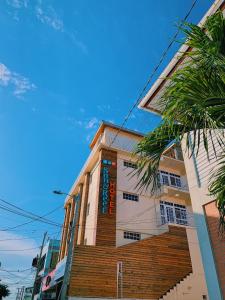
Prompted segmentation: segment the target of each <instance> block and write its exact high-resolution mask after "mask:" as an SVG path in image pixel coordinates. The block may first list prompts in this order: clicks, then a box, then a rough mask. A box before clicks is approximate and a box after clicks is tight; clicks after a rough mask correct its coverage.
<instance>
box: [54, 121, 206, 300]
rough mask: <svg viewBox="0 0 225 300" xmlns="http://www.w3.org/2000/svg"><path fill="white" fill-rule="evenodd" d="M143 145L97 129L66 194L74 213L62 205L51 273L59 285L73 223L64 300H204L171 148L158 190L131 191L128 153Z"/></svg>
mask: <svg viewBox="0 0 225 300" xmlns="http://www.w3.org/2000/svg"><path fill="white" fill-rule="evenodd" d="M142 138H143V135H142V134H140V133H138V132H136V131H131V130H127V129H122V130H121V129H120V130H119V127H117V126H115V125H113V124H110V123H106V122H103V123H102V124H101V125H100V127H99V129H98V131H97V133H96V135H95V136H94V139H93V141H92V142H91V145H90V147H91V153H90V155H89V157H88V159H87V161H86V163H85V164H84V166H83V168H82V170H81V172H80V174H79V176H78V177H77V179H76V181H75V183H74V185H73V186H72V188H71V191H70V194H71V195H74V196H75V197H76V199H79V201H76V205H75V202H74V201H73V198H72V197H70V196H68V197H67V199H66V201H65V220H64V229H63V233H62V240H61V248H60V254H59V263H58V265H57V267H56V273H57V272H58V273H60V274H61V275H60V276H61V280H62V276H63V272H59V271H58V270H59V269H61V270H62V269H64V267H65V262H66V259H67V254H68V248H69V241H70V238H71V224H72V220H73V218H74V216H76V226H75V234H74V249H73V256H72V266H71V272H70V274H69V281H68V297H69V299H71V300H72V299H81V298H101V299H106V298H126V299H128V298H129V299H130V298H131V299H132V298H133V299H152V300H153V299H159V298H160V299H179V300H184V299H186V300H198V299H207V289H206V284H205V279H204V274H203V267H202V263H201V257H200V251H199V246H198V241H197V237H196V230H195V225H194V223H193V211H192V206H191V202H190V193H189V189H188V184H187V178H186V172H185V167H184V161H183V157H182V153H181V149H180V148H179V146H178V145H171V148H170V149H169V150H168V151H167V152H166V153H164V155H163V158H162V160H161V163H160V173H159V176H160V179H161V183H162V187H161V188H160V190H158V192H157V193H156V194H155V195H152V194H151V192H150V191H148V190H147V191H144V190H142V191H141V190H137V189H136V185H137V182H138V178H137V176H136V175H135V171H136V168H137V165H136V163H135V157H133V156H132V153H133V150H134V148H135V146H136V144H137V143H138V142H139V141H140V140H141V139H142ZM63 266H64V267H63ZM60 276H59V275H57V278H56V280H58V282H60V280H59V277H60ZM66 276H68V274H66ZM67 278H68V277H67ZM59 293H60V292H59ZM176 297H177V298H176Z"/></svg>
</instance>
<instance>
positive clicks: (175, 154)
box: [163, 147, 184, 161]
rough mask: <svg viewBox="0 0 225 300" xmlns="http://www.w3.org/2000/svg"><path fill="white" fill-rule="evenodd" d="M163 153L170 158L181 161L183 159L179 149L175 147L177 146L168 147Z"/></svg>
mask: <svg viewBox="0 0 225 300" xmlns="http://www.w3.org/2000/svg"><path fill="white" fill-rule="evenodd" d="M163 155H164V156H166V157H170V158H173V159H177V160H181V161H183V160H184V158H183V154H182V151H181V149H180V148H177V147H175V148H170V149H169V150H168V151H166V152H165V153H163Z"/></svg>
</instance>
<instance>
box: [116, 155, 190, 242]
mask: <svg viewBox="0 0 225 300" xmlns="http://www.w3.org/2000/svg"><path fill="white" fill-rule="evenodd" d="M124 160H126V161H130V160H131V156H130V155H129V153H128V154H127V155H126V154H122V153H118V157H117V246H121V245H124V244H128V243H131V242H133V240H129V239H124V237H123V232H124V231H133V232H139V233H141V239H144V238H147V237H150V236H151V235H156V234H160V233H163V232H165V231H166V230H167V228H165V226H161V217H160V209H159V203H160V200H163V201H169V202H173V203H176V204H181V205H185V206H186V207H187V211H188V214H189V216H190V218H191V219H192V208H191V203H190V201H185V200H184V199H182V198H179V197H177V198H174V197H167V196H166V195H165V196H163V197H156V196H154V195H151V193H150V188H149V189H148V190H147V191H143V192H141V191H140V190H138V189H136V188H135V186H136V184H137V182H138V178H137V176H133V177H132V178H131V175H130V173H131V172H132V170H134V169H132V168H127V167H124V165H123V162H124ZM166 171H168V172H172V171H173V173H177V174H179V172H174V170H171V169H170V170H166ZM185 180H186V179H185ZM123 192H128V193H131V194H137V195H138V196H139V201H138V202H136V201H131V200H124V199H123Z"/></svg>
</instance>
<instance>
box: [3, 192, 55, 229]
mask: <svg viewBox="0 0 225 300" xmlns="http://www.w3.org/2000/svg"><path fill="white" fill-rule="evenodd" d="M0 201H2V202H3V203H5V204H7V205H9V206H12V207H14V208H16V209H17V210H19V211H22V212H23V213H25V214H27V215H28V216H32V217H35V218H37V219H42V220H43V221H46V222H51V223H56V222H54V221H52V220H49V219H46V218H44V217H41V216H39V215H37V214H34V213H32V212H30V211H27V210H25V209H23V208H21V207H18V206H16V205H15V204H12V203H10V202H9V201H6V200H5V199H2V198H0ZM56 224H57V223H56Z"/></svg>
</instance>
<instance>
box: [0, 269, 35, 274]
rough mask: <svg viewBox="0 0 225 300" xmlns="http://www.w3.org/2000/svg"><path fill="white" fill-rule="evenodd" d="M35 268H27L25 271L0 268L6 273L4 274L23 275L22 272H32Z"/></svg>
mask: <svg viewBox="0 0 225 300" xmlns="http://www.w3.org/2000/svg"><path fill="white" fill-rule="evenodd" d="M32 269H33V268H27V269H23V270H19V269H18V270H6V269H2V268H0V271H4V272H8V273H17V272H18V273H22V272H26V271H30V270H32ZM13 275H15V274H13Z"/></svg>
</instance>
